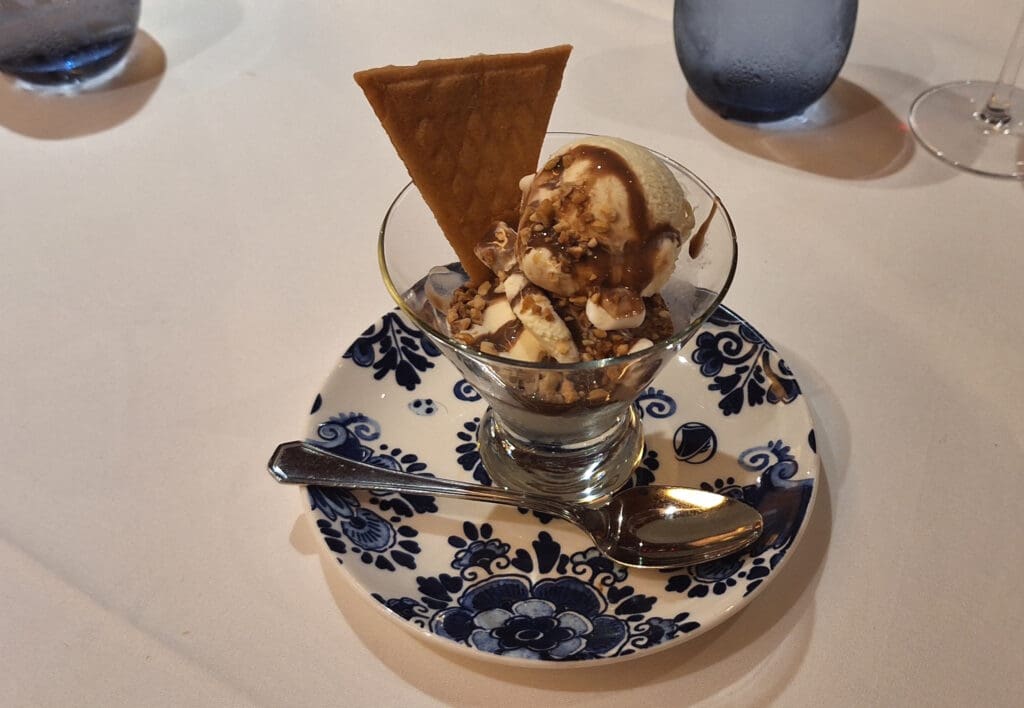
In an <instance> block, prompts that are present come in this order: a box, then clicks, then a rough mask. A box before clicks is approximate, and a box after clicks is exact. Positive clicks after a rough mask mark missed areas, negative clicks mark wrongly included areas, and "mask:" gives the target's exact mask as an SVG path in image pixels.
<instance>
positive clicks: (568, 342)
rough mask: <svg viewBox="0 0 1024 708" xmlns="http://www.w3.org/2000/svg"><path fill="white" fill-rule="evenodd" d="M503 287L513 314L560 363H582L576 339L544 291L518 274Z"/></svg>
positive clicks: (510, 277) (510, 276)
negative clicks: (573, 338)
mask: <svg viewBox="0 0 1024 708" xmlns="http://www.w3.org/2000/svg"><path fill="white" fill-rule="evenodd" d="M502 285H503V287H504V288H505V295H506V296H507V297H508V301H509V305H511V307H512V312H514V313H515V315H516V317H517V318H519V321H520V322H522V323H523V326H524V327H525V328H526V329H527V330H529V331H530V332H531V333H532V334H533V336H534V337H535V338H536V339H537V341H538V342H539V343H540V346H541V347H542V348H543V349H544V351H546V352H547V353H548V354H549V355H550V356H551V357H552V358H553V359H554V360H555V361H557V362H558V363H560V364H574V363H576V362H577V361H579V360H580V352H579V349H577V348H576V343H575V342H574V341H573V340H572V333H571V332H570V331H569V328H568V327H566V325H565V322H563V321H562V318H561V317H559V316H558V313H557V312H555V308H554V307H553V306H552V305H551V300H549V299H548V296H547V295H546V294H545V293H544V291H543V290H541V289H540V288H538V287H537V286H536V285H534V284H533V283H531V282H530V281H529V280H527V279H526V276H525V275H523V274H522V273H521V272H518V271H517V272H515V273H512V274H510V275H509V276H508V277H507V278H506V279H505V282H504V283H502Z"/></svg>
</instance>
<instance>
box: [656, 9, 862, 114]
mask: <svg viewBox="0 0 1024 708" xmlns="http://www.w3.org/2000/svg"><path fill="white" fill-rule="evenodd" d="M856 21H857V0H771V2H768V1H767V0H675V10H674V15H673V30H674V35H675V44H676V56H677V57H678V58H679V65H680V67H681V68H682V70H683V74H684V75H685V76H686V80H687V82H689V84H690V88H691V89H692V90H693V92H694V93H695V94H696V95H697V97H698V98H700V100H701V101H703V102H704V104H705V105H707V106H708V107H709V108H710V109H711V110H713V111H715V112H716V113H718V114H719V115H721V116H722V117H724V118H731V119H735V120H741V121H750V122H761V121H776V120H782V119H784V118H789V117H791V116H794V115H797V114H798V113H801V112H802V111H803V110H804V109H805V108H807V107H808V106H810V105H811V104H812V103H814V102H815V101H817V100H818V99H819V98H821V96H822V95H824V93H825V91H827V90H828V88H829V86H831V85H832V83H833V82H834V81H835V80H836V77H837V76H838V75H839V70H840V69H841V68H842V66H843V64H844V63H845V61H846V55H847V54H848V53H849V51H850V43H851V42H852V41H853V30H854V25H855V24H856Z"/></svg>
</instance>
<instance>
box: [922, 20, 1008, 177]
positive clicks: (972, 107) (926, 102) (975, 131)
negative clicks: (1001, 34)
mask: <svg viewBox="0 0 1024 708" xmlns="http://www.w3.org/2000/svg"><path fill="white" fill-rule="evenodd" d="M1021 63H1024V14H1021V17H1020V20H1019V21H1018V23H1017V30H1016V32H1015V33H1014V36H1013V40H1012V41H1011V42H1010V48H1009V49H1008V50H1007V52H1006V58H1005V59H1004V61H1003V68H1002V69H1001V70H1000V72H999V78H997V79H996V80H995V81H994V82H992V81H955V82H952V83H948V84H943V85H941V86H936V87H934V88H931V89H928V90H927V91H925V92H924V93H922V94H921V95H920V96H918V97H917V99H916V100H915V101H914V103H913V105H911V107H910V127H911V129H912V130H913V131H914V135H915V136H916V137H917V139H918V141H919V142H920V143H921V144H922V145H924V146H925V147H926V148H927V149H928V150H929V151H931V153H932V154H933V155H935V156H936V157H938V158H940V159H942V160H945V161H946V162H948V163H949V164H951V165H953V166H955V167H959V168H960V169H963V170H967V171H969V172H976V173H978V174H983V175H989V176H991V177H1009V178H1013V179H1024V91H1022V90H1021V89H1019V88H1017V87H1016V86H1014V84H1015V83H1016V81H1017V76H1018V75H1019V74H1020V68H1021Z"/></svg>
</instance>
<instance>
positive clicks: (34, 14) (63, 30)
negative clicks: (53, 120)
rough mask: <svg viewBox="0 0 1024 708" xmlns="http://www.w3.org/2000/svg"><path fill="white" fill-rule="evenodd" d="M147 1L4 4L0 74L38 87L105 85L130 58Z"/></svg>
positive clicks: (11, 0)
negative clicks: (144, 2)
mask: <svg viewBox="0 0 1024 708" xmlns="http://www.w3.org/2000/svg"><path fill="white" fill-rule="evenodd" d="M140 2H141V0H0V72H3V73H5V74H9V75H10V76H13V77H15V78H17V79H21V80H22V81H24V82H26V83H27V84H30V85H34V86H70V85H77V84H81V83H83V82H86V81H89V80H92V79H95V80H96V81H100V80H102V78H103V77H105V76H108V75H109V73H111V72H114V71H116V69H117V68H118V66H120V64H119V63H120V62H121V61H122V59H124V58H125V56H126V55H127V53H128V48H129V46H130V45H131V43H132V40H133V39H134V38H135V32H136V29H137V27H138V24H139V10H140Z"/></svg>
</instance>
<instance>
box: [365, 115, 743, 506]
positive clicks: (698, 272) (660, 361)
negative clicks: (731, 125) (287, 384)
mask: <svg viewBox="0 0 1024 708" xmlns="http://www.w3.org/2000/svg"><path fill="white" fill-rule="evenodd" d="M584 137H586V136H584V135H579V134H570V133H553V134H549V135H548V136H547V139H546V141H545V143H544V147H543V154H544V155H548V154H550V153H552V152H554V151H555V150H556V149H557V148H558V147H561V146H562V145H563V144H565V143H568V142H570V141H572V140H577V139H581V138H584ZM658 157H659V158H660V159H661V160H662V162H664V163H665V165H666V166H667V167H668V168H669V170H670V171H671V172H672V174H673V175H674V176H675V177H676V179H677V180H678V181H679V183H680V184H681V185H682V187H683V189H684V191H685V193H686V196H687V199H688V200H689V201H690V203H691V204H692V205H693V207H694V213H695V218H696V221H697V224H698V227H696V228H700V225H701V224H702V222H706V227H705V228H704V229H703V233H702V235H695V236H693V237H692V238H691V240H690V247H689V248H688V247H687V246H684V247H683V251H682V253H681V254H680V257H679V261H678V264H677V267H676V269H675V273H674V275H673V276H672V278H671V279H670V281H669V282H668V284H667V285H666V286H665V287H664V288H663V289H662V291H661V294H662V296H663V297H664V298H665V300H666V302H667V303H668V306H669V309H670V312H671V316H672V321H673V324H674V332H673V334H672V336H671V337H669V338H668V339H667V340H664V341H661V342H658V343H656V344H655V345H654V346H652V347H650V348H649V349H645V350H643V351H640V352H636V353H633V354H629V355H626V356H621V357H614V358H607V359H602V360H597V361H588V362H580V363H575V364H555V363H527V362H521V361H515V360H512V359H509V358H505V357H502V356H500V355H489V354H484V353H483V352H480V351H478V350H477V349H475V348H472V347H470V346H467V345H466V344H464V343H463V342H460V341H459V340H457V339H454V338H452V337H451V336H449V330H448V324H447V319H446V317H447V310H448V302H449V301H450V298H451V295H452V292H453V291H454V290H455V288H457V287H458V286H460V285H462V284H463V283H465V282H466V281H467V277H466V275H465V273H464V271H463V270H462V268H461V266H459V265H458V263H457V258H456V257H455V254H454V251H453V250H452V248H451V246H450V245H449V244H448V241H447V240H446V239H445V238H444V235H443V234H442V232H441V230H440V229H439V227H438V226H437V223H436V222H435V221H434V219H433V216H432V215H431V213H430V210H429V209H428V208H427V206H426V204H425V203H424V202H423V199H422V197H421V196H420V194H419V192H418V191H417V190H416V187H415V185H413V184H411V183H410V184H409V185H407V186H406V187H405V189H403V190H402V191H401V192H400V193H399V194H398V197H397V198H396V199H395V200H394V202H393V203H392V204H391V207H390V208H389V209H388V212H387V215H386V216H385V217H384V223H383V225H382V227H381V231H380V240H379V250H378V255H379V259H380V267H381V273H382V275H383V278H384V283H385V285H386V286H387V288H388V290H389V291H390V293H391V296H392V297H393V298H394V299H395V301H396V302H397V303H398V305H399V306H400V307H401V309H402V310H403V311H404V312H405V313H406V314H407V315H408V316H409V317H410V318H412V320H413V321H414V322H415V324H416V325H417V326H418V327H420V329H422V330H423V331H424V332H425V333H426V335H427V336H428V337H430V339H431V340H432V341H433V342H434V343H435V344H436V345H437V347H438V348H439V349H440V350H441V352H442V353H443V354H444V355H445V356H446V357H447V358H448V359H449V360H450V361H451V362H452V364H454V365H455V367H456V368H457V369H458V370H459V371H460V372H461V373H462V375H463V376H464V377H465V379H466V381H467V382H468V383H469V384H471V385H472V386H473V388H475V389H476V391H477V392H479V394H480V395H481V396H482V397H483V398H484V399H485V400H486V402H487V403H488V409H487V412H486V413H485V415H484V416H483V418H482V420H481V422H480V426H479V433H478V446H479V451H480V455H481V459H482V461H483V463H484V467H485V468H486V469H487V472H488V474H489V475H490V476H491V479H492V480H493V481H494V482H495V483H496V484H498V485H500V486H504V487H508V488H513V489H519V490H523V491H529V492H535V493H538V494H545V495H548V496H551V497H556V498H560V499H567V500H574V501H590V500H594V499H597V498H600V497H603V496H606V495H607V494H610V493H611V492H613V491H614V490H615V489H617V488H618V487H620V486H622V485H623V484H625V482H626V481H627V480H628V479H629V476H630V474H631V473H632V471H633V469H634V468H635V467H636V466H637V464H639V461H640V458H641V455H642V452H643V433H642V429H641V420H640V417H639V415H638V414H637V411H636V408H635V407H634V406H633V405H632V404H633V402H634V400H635V399H636V397H637V395H638V394H639V393H640V392H641V391H643V390H645V389H646V387H647V386H649V385H650V383H651V381H652V380H653V379H654V377H655V375H657V373H658V372H659V371H660V370H661V368H662V367H663V366H664V365H665V364H666V363H667V362H668V361H669V360H670V359H671V358H672V357H674V356H677V353H678V351H679V349H680V348H681V347H682V346H683V344H684V343H685V342H686V341H687V340H688V339H689V338H690V337H691V336H693V334H694V333H695V332H696V331H697V329H698V328H699V327H700V325H701V323H702V322H704V320H705V319H706V318H707V317H708V316H709V315H710V314H711V313H712V312H713V311H714V309H715V308H716V307H717V306H718V304H719V303H720V302H721V300H722V298H723V297H724V296H725V293H726V291H728V289H729V285H730V284H731V282H732V278H733V273H734V272H735V268H736V234H735V231H734V229H733V225H732V220H731V219H730V217H729V214H728V212H727V211H726V209H725V207H724V206H723V205H722V203H721V201H720V200H719V199H718V197H717V196H716V195H715V194H714V192H713V191H712V190H711V189H710V188H709V187H708V186H707V185H706V184H705V183H704V182H703V181H702V180H701V179H700V178H699V177H697V176H696V175H694V174H693V173H692V172H690V171H689V170H687V169H686V168H685V167H682V166H681V165H679V164H678V163H676V162H674V161H673V160H671V159H669V158H667V157H664V156H661V155H658ZM695 233H699V232H695ZM432 266H433V267H432ZM567 388H568V389H569V391H570V392H571V393H570V394H566V393H565V392H566V389H567Z"/></svg>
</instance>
